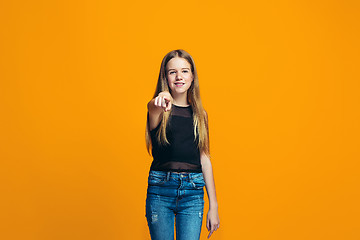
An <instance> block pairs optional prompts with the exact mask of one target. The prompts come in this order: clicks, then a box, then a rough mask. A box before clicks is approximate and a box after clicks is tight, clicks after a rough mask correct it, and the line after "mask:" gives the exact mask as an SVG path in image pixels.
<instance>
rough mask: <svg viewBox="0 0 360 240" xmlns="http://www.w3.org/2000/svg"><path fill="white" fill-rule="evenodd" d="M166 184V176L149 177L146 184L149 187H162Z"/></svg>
mask: <svg viewBox="0 0 360 240" xmlns="http://www.w3.org/2000/svg"><path fill="white" fill-rule="evenodd" d="M165 182H166V176H158V175H153V174H151V175H149V178H148V184H149V185H162V184H164V183H165Z"/></svg>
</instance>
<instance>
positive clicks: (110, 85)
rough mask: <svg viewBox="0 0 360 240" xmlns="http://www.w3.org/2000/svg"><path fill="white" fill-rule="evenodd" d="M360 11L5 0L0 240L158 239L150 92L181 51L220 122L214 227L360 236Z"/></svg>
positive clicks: (214, 147) (327, 6) (317, 4)
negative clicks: (149, 203) (150, 179)
mask: <svg viewBox="0 0 360 240" xmlns="http://www.w3.org/2000/svg"><path fill="white" fill-rule="evenodd" d="M359 11H360V4H359V1H330V0H329V1H310V0H307V1H278V0H276V1H235V0H234V1H226V0H224V1H201V0H197V1H195V0H192V1H189V0H184V1H126V2H125V1H124V2H122V1H114V0H112V1H110V0H106V1H93V0H88V1H2V2H1V3H0V111H1V116H0V159H1V167H0V180H1V183H0V187H1V198H0V202H1V204H0V212H1V213H0V219H1V224H0V238H1V239H6V240H12V239H22V240H23V239H26V240H32V239H36V240H49V239H51V240H57V239H66V240H72V239H74V240H75V239H76V240H79V239H86V240H92V239H99V240H100V239H101V240H103V239H106V240H112V239H131V240H133V239H150V237H149V233H148V229H147V223H146V219H145V197H146V187H147V174H148V171H149V167H150V164H151V157H150V156H149V155H148V154H147V152H146V148H145V138H144V131H145V122H146V104H147V102H148V101H149V100H150V98H151V97H152V95H153V93H154V91H155V84H156V80H157V77H158V72H159V69H160V63H161V60H162V58H163V57H164V56H165V54H166V53H167V52H169V51H171V50H173V49H178V48H182V49H185V50H186V51H188V52H189V53H190V54H191V55H192V56H193V57H194V60H195V63H196V66H197V68H198V73H199V79H200V89H201V94H202V100H203V103H204V106H205V108H206V110H207V111H208V114H209V120H210V137H211V138H210V142H211V152H212V163H213V167H214V174H215V181H216V188H217V194H218V202H219V213H220V221H221V227H220V229H219V230H218V231H217V232H216V233H215V234H214V235H213V237H211V238H212V239H214V240H215V239H226V240H228V239H246V240H255V239H261V240H262V239H264V240H265V239H266V240H282V239H284V240H289V239H291V240H297V239H299V240H304V239H307V240H310V239H314V240H315V239H316V240H318V239H326V240H330V239H337V240H339V239H346V240H352V239H354V240H355V239H360V218H359V216H360V207H359V202H360V192H359V189H360V174H359V172H360V171H359V170H360V168H359V159H360V158H359V157H360V151H359V146H360V144H359V134H360V111H359V110H360V107H359V103H360V101H359V100H360V99H359V98H360V97H359V93H360V91H359V90H360V83H359V79H360V77H359V63H360V61H359V56H360V51H359V50H360V48H359V42H360V38H359V20H360V17H359ZM205 197H206V195H205ZM206 199H207V197H206ZM207 206H208V205H207V203H206V208H207ZM204 222H205V218H204ZM206 236H207V231H206V228H205V224H203V231H202V237H201V239H206Z"/></svg>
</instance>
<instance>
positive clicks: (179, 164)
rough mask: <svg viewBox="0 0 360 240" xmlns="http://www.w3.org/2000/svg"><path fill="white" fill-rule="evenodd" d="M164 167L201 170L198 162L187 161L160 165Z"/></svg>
mask: <svg viewBox="0 0 360 240" xmlns="http://www.w3.org/2000/svg"><path fill="white" fill-rule="evenodd" d="M160 167H161V168H164V169H173V170H184V169H186V170H199V169H201V167H200V166H199V165H196V164H191V163H185V162H167V163H164V164H161V165H160Z"/></svg>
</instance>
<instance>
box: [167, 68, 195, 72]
mask: <svg viewBox="0 0 360 240" xmlns="http://www.w3.org/2000/svg"><path fill="white" fill-rule="evenodd" d="M181 69H189V70H190V68H181ZM171 70H176V69H175V68H170V69H169V70H168V71H171Z"/></svg>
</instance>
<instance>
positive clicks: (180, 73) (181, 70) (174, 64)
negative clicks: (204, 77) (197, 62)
mask: <svg viewBox="0 0 360 240" xmlns="http://www.w3.org/2000/svg"><path fill="white" fill-rule="evenodd" d="M166 76H167V80H168V84H169V88H170V90H171V93H172V94H183V93H186V92H187V90H188V89H189V88H190V86H191V83H192V81H193V79H194V78H193V74H192V72H191V65H190V63H189V62H188V61H186V60H185V59H184V58H179V57H175V58H172V59H171V60H170V61H169V62H168V63H167V65H166Z"/></svg>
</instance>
